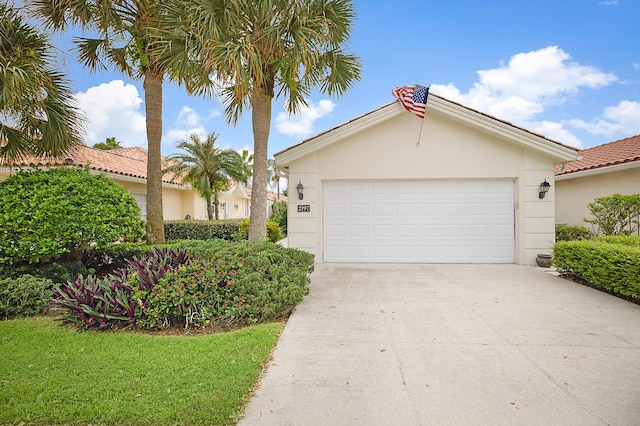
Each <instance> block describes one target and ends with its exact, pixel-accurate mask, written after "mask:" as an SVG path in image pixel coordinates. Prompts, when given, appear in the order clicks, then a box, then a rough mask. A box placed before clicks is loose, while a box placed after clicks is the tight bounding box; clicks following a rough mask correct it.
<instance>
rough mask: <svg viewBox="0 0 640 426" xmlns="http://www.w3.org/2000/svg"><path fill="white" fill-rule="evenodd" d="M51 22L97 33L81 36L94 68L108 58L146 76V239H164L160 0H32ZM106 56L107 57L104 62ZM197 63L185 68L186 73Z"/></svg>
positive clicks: (82, 50)
mask: <svg viewBox="0 0 640 426" xmlns="http://www.w3.org/2000/svg"><path fill="white" fill-rule="evenodd" d="M31 3H32V7H33V8H34V10H35V12H36V13H37V14H38V15H39V16H41V17H43V18H44V20H45V24H46V25H47V26H50V27H53V28H55V29H58V30H63V29H65V28H66V27H67V26H68V25H79V26H80V27H82V28H84V29H87V30H90V31H93V32H94V33H96V34H97V38H85V37H77V38H76V39H75V44H76V52H77V53H78V55H79V58H80V62H81V63H82V64H83V65H85V66H86V67H87V68H89V69H90V70H92V71H95V70H96V69H104V68H106V65H105V63H104V62H107V63H109V64H111V65H112V66H113V67H114V68H115V69H117V70H118V71H120V72H122V73H123V74H125V75H126V76H129V77H132V78H139V79H142V81H143V89H144V98H145V99H144V100H145V109H146V127H147V144H148V159H147V242H148V243H149V244H155V243H163V242H164V224H163V214H162V163H161V139H162V82H163V79H164V76H165V74H166V71H167V69H166V64H167V58H162V57H160V56H158V55H157V54H156V53H154V52H153V50H152V49H151V46H152V41H153V39H154V38H153V37H154V36H153V34H155V32H157V31H159V30H160V29H161V28H162V25H163V16H162V13H161V10H160V7H159V4H160V3H161V2H158V1H155V0H135V1H133V0H33V1H32V2H31ZM103 61H104V62H103ZM190 69H192V68H185V69H184V70H183V71H184V72H185V73H187V72H189V71H188V70H190Z"/></svg>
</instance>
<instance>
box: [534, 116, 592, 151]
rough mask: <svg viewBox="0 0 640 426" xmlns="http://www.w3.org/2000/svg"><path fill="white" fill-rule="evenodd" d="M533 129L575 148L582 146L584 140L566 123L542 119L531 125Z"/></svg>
mask: <svg viewBox="0 0 640 426" xmlns="http://www.w3.org/2000/svg"><path fill="white" fill-rule="evenodd" d="M529 129H531V130H532V131H534V132H536V133H539V134H541V135H544V136H546V137H548V138H549V139H553V140H555V141H558V142H562V143H563V144H565V145H569V146H572V147H574V148H582V142H581V141H580V139H578V138H577V137H576V136H575V135H574V134H573V133H571V132H570V131H568V130H567V129H565V128H564V123H555V122H553V121H541V122H539V123H533V124H532V126H531V127H529Z"/></svg>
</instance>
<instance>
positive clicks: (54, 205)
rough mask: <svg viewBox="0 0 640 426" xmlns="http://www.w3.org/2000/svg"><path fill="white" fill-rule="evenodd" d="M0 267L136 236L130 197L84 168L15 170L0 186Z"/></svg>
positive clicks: (138, 228)
mask: <svg viewBox="0 0 640 426" xmlns="http://www.w3.org/2000/svg"><path fill="white" fill-rule="evenodd" d="M0 217H2V218H3V220H2V225H0V263H5V264H13V263H16V262H28V263H37V262H40V261H41V260H43V259H44V260H46V259H51V258H56V257H59V256H61V255H63V254H65V253H69V254H70V256H71V258H73V259H79V258H80V254H81V253H82V252H83V251H85V250H87V249H88V247H89V246H90V244H92V243H96V244H98V245H102V244H109V243H113V242H115V241H117V240H119V239H124V240H137V239H139V238H140V237H142V235H143V232H144V224H143V222H142V220H141V219H140V209H139V208H138V205H137V204H136V202H135V200H134V198H133V197H132V196H131V195H130V194H129V193H128V192H127V190H126V189H124V188H123V187H121V186H120V185H118V184H116V183H114V182H112V181H110V180H109V179H107V178H106V176H105V175H92V174H91V173H90V172H89V169H71V168H63V167H59V168H54V169H50V170H46V171H44V170H33V171H20V172H18V173H17V174H16V175H13V176H9V178H7V179H6V180H5V181H3V182H0Z"/></svg>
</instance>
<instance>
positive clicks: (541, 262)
mask: <svg viewBox="0 0 640 426" xmlns="http://www.w3.org/2000/svg"><path fill="white" fill-rule="evenodd" d="M536 263H537V264H538V266H540V267H541V268H548V267H550V266H551V255H550V254H544V253H541V254H538V257H536Z"/></svg>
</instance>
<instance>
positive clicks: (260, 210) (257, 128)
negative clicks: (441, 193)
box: [249, 86, 273, 242]
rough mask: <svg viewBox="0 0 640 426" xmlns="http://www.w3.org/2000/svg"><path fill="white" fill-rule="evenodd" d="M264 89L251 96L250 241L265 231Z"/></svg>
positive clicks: (267, 115)
mask: <svg viewBox="0 0 640 426" xmlns="http://www.w3.org/2000/svg"><path fill="white" fill-rule="evenodd" d="M272 97H273V96H272V95H269V93H268V92H267V90H266V89H265V88H264V87H262V86H258V87H256V88H255V89H254V92H253V95H252V98H251V107H252V115H251V124H252V125H253V183H252V188H251V217H250V220H251V225H250V226H249V241H252V242H256V241H259V240H261V239H262V238H263V237H264V236H265V235H266V233H267V167H268V157H267V153H268V150H269V132H270V131H271V99H272Z"/></svg>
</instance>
